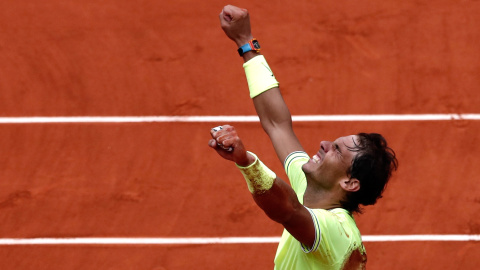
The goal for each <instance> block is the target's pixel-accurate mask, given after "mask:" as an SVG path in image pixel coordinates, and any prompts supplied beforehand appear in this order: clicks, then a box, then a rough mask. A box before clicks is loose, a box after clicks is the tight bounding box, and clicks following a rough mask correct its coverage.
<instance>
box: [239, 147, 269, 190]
mask: <svg viewBox="0 0 480 270" xmlns="http://www.w3.org/2000/svg"><path fill="white" fill-rule="evenodd" d="M248 153H250V154H252V155H253V156H254V157H255V162H253V163H252V164H250V165H248V166H247V167H242V166H239V165H238V164H237V167H238V168H239V169H240V172H241V173H242V174H243V177H244V178H245V180H246V181H247V186H248V190H250V192H251V193H252V194H262V193H265V192H266V191H267V190H269V189H270V188H272V186H273V183H274V182H275V179H276V178H277V175H276V174H275V173H274V172H273V171H272V170H270V169H269V168H268V167H267V166H265V164H263V162H262V161H260V159H258V157H257V155H255V154H254V153H252V152H248Z"/></svg>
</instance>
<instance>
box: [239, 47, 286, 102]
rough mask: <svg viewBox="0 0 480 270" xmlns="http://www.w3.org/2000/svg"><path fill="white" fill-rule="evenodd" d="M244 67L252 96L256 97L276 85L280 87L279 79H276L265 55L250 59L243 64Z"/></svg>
mask: <svg viewBox="0 0 480 270" xmlns="http://www.w3.org/2000/svg"><path fill="white" fill-rule="evenodd" d="M243 68H244V69H245V75H246V76H247V81H248V89H249V90H250V97H251V98H254V97H256V96H258V95H260V94H261V93H263V92H265V91H267V90H270V89H272V88H274V87H278V81H277V79H275V76H274V75H273V72H272V70H271V69H270V67H269V66H268V64H267V61H266V60H265V57H263V55H259V56H256V57H254V58H252V59H250V60H249V61H247V62H246V63H244V64H243Z"/></svg>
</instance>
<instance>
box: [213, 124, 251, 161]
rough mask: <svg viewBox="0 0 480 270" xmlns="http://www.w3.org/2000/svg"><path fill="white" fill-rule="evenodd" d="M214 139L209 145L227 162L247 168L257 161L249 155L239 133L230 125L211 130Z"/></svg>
mask: <svg viewBox="0 0 480 270" xmlns="http://www.w3.org/2000/svg"><path fill="white" fill-rule="evenodd" d="M210 134H211V135H212V139H211V140H210V141H209V142H208V145H209V146H210V147H212V148H213V149H215V150H216V151H217V153H218V154H219V155H220V156H221V157H223V158H224V159H226V160H231V161H233V162H235V163H236V164H238V165H240V166H243V167H246V166H248V165H250V164H252V163H253V162H254V161H255V157H254V156H252V155H250V154H248V153H247V151H246V150H245V146H243V143H242V140H241V139H240V137H238V134H237V131H236V130H235V128H234V127H232V126H230V125H224V126H221V127H217V128H212V129H211V130H210Z"/></svg>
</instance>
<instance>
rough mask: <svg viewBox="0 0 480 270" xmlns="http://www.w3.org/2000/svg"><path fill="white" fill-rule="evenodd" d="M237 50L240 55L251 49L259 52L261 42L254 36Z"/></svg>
mask: <svg viewBox="0 0 480 270" xmlns="http://www.w3.org/2000/svg"><path fill="white" fill-rule="evenodd" d="M237 51H238V54H239V55H240V56H243V55H244V54H245V53H246V52H249V51H256V52H259V51H260V44H259V43H258V41H257V39H255V38H254V39H251V40H250V41H248V43H246V44H244V45H242V46H240V48H238V50H237Z"/></svg>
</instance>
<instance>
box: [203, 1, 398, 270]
mask: <svg viewBox="0 0 480 270" xmlns="http://www.w3.org/2000/svg"><path fill="white" fill-rule="evenodd" d="M220 22H221V26H222V29H223V30H224V32H225V33H226V35H227V36H228V37H229V38H230V39H231V40H233V41H234V42H235V43H236V45H237V46H238V48H239V49H238V53H239V54H240V56H242V57H243V59H244V61H245V63H244V69H245V73H246V76H247V81H248V86H249V90H250V97H251V98H252V99H253V103H254V106H255V109H256V111H257V114H258V116H259V118H260V122H261V124H262V127H263V128H264V130H265V132H266V133H267V134H268V136H269V137H270V140H271V141H272V144H273V146H274V148H275V151H276V153H277V156H278V158H279V159H280V161H282V162H284V167H285V170H286V173H287V176H288V178H289V180H290V184H291V186H290V185H288V184H287V183H286V182H284V181H283V180H281V179H279V178H277V177H276V175H275V173H274V172H273V171H271V170H270V169H269V168H268V167H266V166H265V165H264V164H263V163H262V162H261V161H260V159H259V158H258V157H257V156H256V155H255V154H253V153H251V152H248V151H246V149H245V147H244V145H243V143H242V141H241V139H240V138H239V136H238V134H237V132H236V130H235V128H234V127H232V126H229V125H225V126H222V127H217V128H214V129H212V130H211V135H212V138H213V139H211V140H210V141H209V146H210V147H212V148H213V149H215V150H216V151H217V153H218V154H219V155H220V156H221V157H223V158H224V159H227V160H231V161H233V162H235V163H236V165H237V167H238V168H239V170H240V171H241V173H242V174H243V176H244V178H245V180H246V181H247V185H248V189H249V190H250V192H251V193H252V195H253V198H254V200H255V202H256V203H257V205H258V206H259V207H260V208H262V209H263V210H264V211H265V213H266V214H267V216H268V217H270V218H271V219H272V220H274V221H276V222H278V223H280V224H282V225H283V226H284V228H285V230H284V233H283V235H282V238H281V241H280V244H279V246H278V250H277V254H276V256H275V269H364V268H365V264H366V252H365V248H364V246H363V244H362V240H361V236H360V232H359V231H358V229H357V226H356V224H355V221H354V219H353V216H352V213H354V212H360V211H361V209H360V205H372V204H375V203H376V201H377V199H378V198H381V197H382V196H381V194H382V192H383V190H384V188H385V185H386V184H387V182H388V179H389V178H390V176H391V173H392V170H395V169H396V168H397V160H396V157H395V153H394V152H393V150H392V149H391V148H389V147H388V146H387V142H386V140H385V139H384V138H383V137H382V136H381V135H380V134H376V133H369V134H367V133H360V134H357V135H349V136H345V137H341V138H338V139H336V140H335V141H333V142H329V141H322V142H321V143H320V150H319V151H318V152H317V153H315V154H314V155H313V156H312V157H311V158H310V157H309V156H308V155H307V154H306V153H305V152H304V149H303V147H302V146H301V144H300V142H299V141H298V139H297V137H296V135H295V133H294V132H293V129H292V119H291V115H290V112H289V110H288V108H287V106H286V104H285V102H284V101H283V98H282V95H281V93H280V90H279V88H278V82H277V80H276V79H275V76H274V75H273V73H272V71H271V69H270V67H269V66H268V64H267V62H266V60H265V58H264V57H263V56H262V55H261V54H260V53H259V51H260V45H259V43H258V41H257V40H256V39H254V38H253V36H252V34H251V27H250V19H249V14H248V11H247V10H246V9H241V8H238V7H234V6H226V7H224V9H223V10H222V12H221V13H220Z"/></svg>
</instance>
